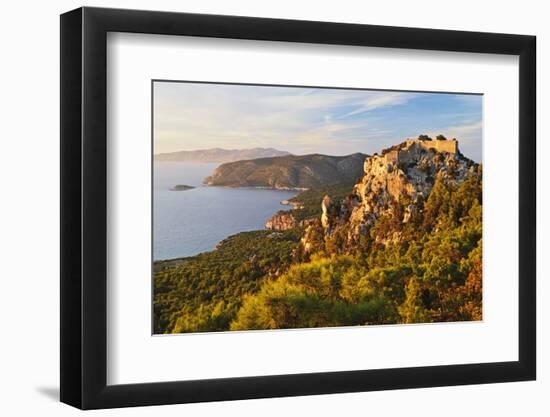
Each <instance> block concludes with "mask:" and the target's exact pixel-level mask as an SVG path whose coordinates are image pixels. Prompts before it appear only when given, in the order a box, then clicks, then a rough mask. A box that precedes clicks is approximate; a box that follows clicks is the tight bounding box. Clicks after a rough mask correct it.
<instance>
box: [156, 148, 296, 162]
mask: <svg viewBox="0 0 550 417" xmlns="http://www.w3.org/2000/svg"><path fill="white" fill-rule="evenodd" d="M284 155H290V153H288V152H285V151H279V150H277V149H273V148H251V149H221V148H212V149H198V150H194V151H179V152H170V153H161V154H157V155H155V161H169V162H220V163H224V162H233V161H241V160H245V159H256V158H268V157H273V156H284Z"/></svg>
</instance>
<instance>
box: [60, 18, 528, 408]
mask: <svg viewBox="0 0 550 417" xmlns="http://www.w3.org/2000/svg"><path fill="white" fill-rule="evenodd" d="M108 32H131V33H146V34H162V35H174V36H178V35H185V36H198V37H214V38H235V39H253V40H265V41H285V42H305V43H317V44H332V45H356V46H370V47H383V48H404V49H421V50H441V51H456V52H477V53H490V54H507V55H516V56H519V103H518V111H519V132H518V138H519V154H518V158H519V271H518V272H519V293H518V299H519V360H518V361H513V362H496V363H477V364H467V365H445V366H427V367H426V366H424V367H412V368H397V369H376V370H357V371H342V372H326V373H310V374H293V375H273V376H256V377H239V378H224V379H209V380H199V381H175V382H161V383H141V384H128V385H112V386H109V385H107V383H106V381H107V379H106V376H107V303H106V300H107V274H106V266H107V263H106V258H107V250H106V247H107V180H108V178H107V134H106V127H107V111H106V93H107V87H106V86H107V73H106V59H107V57H106V55H107V54H106V46H107V41H106V39H107V33H108ZM535 45H536V38H535V37H534V36H524V35H510V34H495V33H481V32H461V31H448V30H432V29H416V28H403V27H388V26H372V25H358V24H341V23H326V22H312V21H295V20H279V19H265V18H252V17H236V16H217V15H201V14H186V13H171V12H156V11H137V10H120V9H102V8H88V7H84V8H79V9H77V10H73V11H70V12H68V13H65V14H63V15H61V53H60V57H61V310H60V314H61V401H62V402H64V403H67V404H70V405H72V406H75V407H78V408H82V409H95V408H112V407H124V406H143V405H157V404H175V403H191V402H201V401H219V400H238V399H251V398H266V397H282V396H298V395H313V394H328V393H344V392H357V391H376V390H388V389H402V388H421V387H435V386H449V385H463V384H481V383H496V382H507V381H525V380H534V379H535V377H536V314H535V311H536V307H535V302H536V296H535V293H536V276H535V272H536V271H535V269H536V268H535V256H536V255H535V253H536V187H535V185H536V183H535V181H536V175H535V174H536V164H535V161H536V157H535V156H536V140H535V135H536V128H535V122H536V120H535V117H536V116H535V107H536V91H535V87H536V84H535V83H536V81H535V80H536V77H535V75H536V73H535V67H536V65H535V62H536V56H535V54H536V52H535V51H536V47H535Z"/></svg>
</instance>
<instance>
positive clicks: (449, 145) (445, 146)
mask: <svg viewBox="0 0 550 417" xmlns="http://www.w3.org/2000/svg"><path fill="white" fill-rule="evenodd" d="M418 142H419V143H420V144H421V145H422V146H423V147H424V148H426V149H435V150H436V151H438V152H449V153H458V141H456V140H420V141H418Z"/></svg>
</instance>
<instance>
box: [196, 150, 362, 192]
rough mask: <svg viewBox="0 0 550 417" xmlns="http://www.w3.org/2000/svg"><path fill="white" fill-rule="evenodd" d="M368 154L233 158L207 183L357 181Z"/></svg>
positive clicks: (283, 185) (291, 185)
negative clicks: (240, 159)
mask: <svg viewBox="0 0 550 417" xmlns="http://www.w3.org/2000/svg"><path fill="white" fill-rule="evenodd" d="M367 156H368V155H365V154H362V153H355V154H352V155H347V156H329V155H320V154H312V155H286V156H280V157H275V158H260V159H254V160H248V161H237V162H230V163H226V164H222V165H220V166H219V167H218V168H216V170H215V171H214V173H213V174H212V175H211V176H209V177H207V178H205V180H204V182H205V184H207V185H218V186H228V187H268V188H278V189H306V188H315V187H320V186H324V185H329V184H339V183H345V182H350V181H353V182H355V181H357V179H358V178H359V177H360V176H361V174H362V172H363V162H364V160H365V158H366V157H367Z"/></svg>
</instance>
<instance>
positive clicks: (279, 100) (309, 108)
mask: <svg viewBox="0 0 550 417" xmlns="http://www.w3.org/2000/svg"><path fill="white" fill-rule="evenodd" d="M153 99H154V105H153V112H154V113H153V116H154V147H155V154H157V153H163V152H175V151H181V150H196V149H208V148H216V147H217V148H224V149H244V148H254V147H263V148H276V149H279V150H282V151H288V152H290V153H293V154H295V155H304V154H309V153H322V154H327V155H348V154H351V153H355V152H363V153H367V154H373V153H375V152H378V153H380V151H381V150H382V149H385V148H387V147H389V146H392V145H395V144H397V143H401V142H403V141H404V140H405V139H407V138H416V137H418V135H420V134H427V135H429V136H431V137H433V138H435V136H437V135H438V134H443V135H445V136H446V137H447V138H449V139H451V138H456V139H457V140H458V143H459V149H460V150H461V152H462V153H463V154H464V155H466V156H467V157H469V158H471V159H473V160H474V161H476V162H481V157H482V153H481V152H482V146H481V138H482V100H483V97H482V96H481V95H467V94H443V93H418V92H401V91H399V92H398V91H375V90H349V89H347V90H346V89H324V88H309V87H307V88H306V87H268V86H256V85H254V86H248V85H234V84H204V83H187V82H158V81H156V82H155V83H154V98H153Z"/></svg>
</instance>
